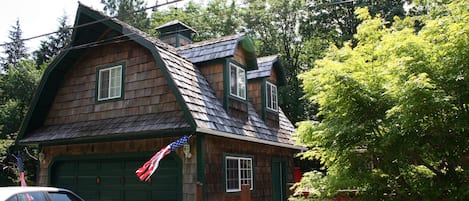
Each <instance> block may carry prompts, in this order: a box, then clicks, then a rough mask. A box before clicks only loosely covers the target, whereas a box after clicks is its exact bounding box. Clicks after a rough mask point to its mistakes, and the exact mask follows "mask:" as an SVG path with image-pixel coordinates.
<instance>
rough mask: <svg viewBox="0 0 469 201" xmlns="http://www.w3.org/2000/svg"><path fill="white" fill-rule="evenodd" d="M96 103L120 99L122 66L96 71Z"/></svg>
mask: <svg viewBox="0 0 469 201" xmlns="http://www.w3.org/2000/svg"><path fill="white" fill-rule="evenodd" d="M97 84H98V93H97V94H98V101H104V100H110V99H115V98H121V97H122V65H116V66H111V67H106V68H101V69H99V70H98V83H97Z"/></svg>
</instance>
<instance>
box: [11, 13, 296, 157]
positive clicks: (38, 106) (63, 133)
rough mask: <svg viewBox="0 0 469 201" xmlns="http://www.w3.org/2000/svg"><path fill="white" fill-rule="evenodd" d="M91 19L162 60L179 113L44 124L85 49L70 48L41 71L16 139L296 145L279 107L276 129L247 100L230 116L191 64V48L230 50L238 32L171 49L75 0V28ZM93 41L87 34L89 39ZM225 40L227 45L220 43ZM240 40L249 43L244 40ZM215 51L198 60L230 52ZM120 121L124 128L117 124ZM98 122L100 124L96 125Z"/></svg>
mask: <svg viewBox="0 0 469 201" xmlns="http://www.w3.org/2000/svg"><path fill="white" fill-rule="evenodd" d="M103 19H108V20H103ZM92 20H95V21H96V20H103V21H102V22H100V23H97V24H95V25H93V29H94V30H93V31H104V30H107V29H112V30H114V31H116V32H117V33H119V34H121V35H122V36H124V37H128V38H129V39H131V40H133V41H135V42H136V43H138V44H140V45H141V46H143V47H145V48H147V49H148V50H149V51H150V52H151V53H152V55H153V57H154V59H155V60H156V61H157V63H159V64H161V65H158V66H160V69H161V71H162V72H163V74H164V76H165V79H166V81H167V82H168V85H169V86H170V88H171V91H172V93H173V94H174V95H175V96H176V99H177V100H178V103H179V106H180V108H182V110H183V112H168V113H166V114H163V115H161V116H157V115H146V116H136V117H128V116H125V117H116V118H112V119H107V120H99V121H88V122H79V123H72V124H69V125H56V126H49V127H48V126H44V125H43V123H44V119H45V118H46V116H47V110H48V108H49V107H50V106H51V104H52V101H53V97H54V96H55V93H56V92H57V88H58V86H59V83H60V82H61V81H62V79H63V76H64V74H65V73H66V72H67V70H69V68H70V66H72V64H73V63H74V60H76V59H78V58H80V57H81V56H83V53H84V52H85V50H86V48H83V49H76V50H74V49H70V50H67V51H64V52H62V53H61V54H60V55H59V56H58V59H57V60H56V61H54V62H53V63H52V64H51V65H50V66H49V67H48V69H47V70H46V73H45V75H44V77H43V79H42V80H41V84H40V87H39V89H38V91H37V92H36V94H35V98H34V100H33V101H32V102H33V103H32V105H31V109H30V111H29V112H28V114H27V117H26V118H25V121H24V122H23V125H22V127H21V130H20V134H19V136H18V139H19V142H21V143H38V144H41V143H52V142H54V141H61V140H83V139H90V140H92V139H95V138H103V137H106V138H107V137H113V136H115V137H116V138H118V137H122V136H125V134H126V133H139V134H141V137H145V136H149V135H150V134H148V133H150V132H153V133H155V132H158V131H159V132H167V131H172V132H177V131H180V132H193V133H205V134H211V135H218V136H224V137H228V138H234V139H241V140H246V141H253V142H259V143H264V144H270V145H274V146H282V147H289V148H294V149H299V148H300V147H298V146H296V145H295V144H294V141H293V139H292V134H293V132H294V130H295V128H294V126H293V125H292V123H291V122H290V121H289V120H288V119H287V118H286V116H285V115H284V113H283V112H282V111H281V110H280V111H279V113H280V114H279V117H280V123H279V124H280V126H279V128H271V127H268V126H267V125H266V124H265V123H264V122H263V120H262V119H261V118H260V117H259V116H258V115H257V113H256V112H255V109H254V108H253V106H252V105H251V104H250V103H249V104H248V119H247V120H240V119H238V118H235V117H232V116H230V115H229V114H228V113H227V112H226V111H225V109H224V107H223V105H222V103H221V102H220V101H219V100H218V99H217V97H216V96H215V92H214V90H213V89H212V88H211V87H210V85H209V83H208V81H207V79H206V78H205V77H204V75H203V74H202V73H201V72H200V71H199V69H198V68H197V66H196V65H195V64H194V63H197V62H196V61H199V62H200V61H202V60H203V59H200V57H199V56H193V55H195V52H194V51H195V50H194V48H195V49H197V48H198V50H199V51H201V50H209V49H210V48H212V47H222V48H221V49H224V50H228V49H229V50H230V51H232V49H233V48H235V49H236V47H232V45H233V44H234V42H233V41H236V43H239V42H240V40H243V39H240V38H242V37H245V36H244V35H241V34H238V35H234V36H229V37H224V38H223V39H221V40H219V41H218V42H220V44H219V43H217V42H215V40H212V41H209V42H205V43H195V44H192V45H191V46H190V47H186V48H179V49H176V48H174V47H172V46H169V45H167V44H165V43H163V42H161V41H160V40H159V39H156V38H154V37H152V36H150V35H148V34H146V33H144V32H142V31H140V30H138V29H135V28H133V27H131V26H130V25H128V24H126V23H124V22H121V21H119V20H117V19H114V18H109V17H107V16H105V15H104V14H102V13H100V12H98V11H95V10H93V9H91V8H89V7H86V6H84V5H81V4H80V5H79V8H78V13H77V19H76V22H75V26H78V25H80V24H83V23H88V22H89V21H92ZM87 29H91V28H89V27H88V28H85V27H82V28H79V29H77V30H75V32H74V34H73V39H72V45H80V44H84V43H87V42H88V41H86V38H84V37H83V35H84V34H88V33H87V31H89V30H87ZM96 39H97V38H88V40H91V41H93V40H96ZM225 42H226V43H225ZM228 43H229V44H231V46H229V45H228V46H229V47H228V46H225V45H221V44H228ZM242 43H249V41H246V42H242ZM244 45H249V44H244ZM209 47H210V48H209ZM219 51H220V52H222V53H220V52H219V53H215V52H216V51H215V50H214V51H208V52H211V53H214V54H205V55H204V56H203V58H205V59H208V57H210V58H211V59H216V58H218V57H220V58H221V57H227V56H229V55H230V54H233V53H232V52H230V53H225V52H224V51H222V50H219ZM217 55H218V56H217ZM219 55H223V56H219ZM253 55H254V53H253ZM212 56H213V57H212ZM256 67H257V66H256ZM124 123H125V125H126V126H122V124H124ZM101 124H105V125H104V126H100V125H101ZM119 125H121V126H119ZM137 125H140V126H137ZM90 128H91V129H90ZM93 128H94V130H93ZM152 135H155V134H152Z"/></svg>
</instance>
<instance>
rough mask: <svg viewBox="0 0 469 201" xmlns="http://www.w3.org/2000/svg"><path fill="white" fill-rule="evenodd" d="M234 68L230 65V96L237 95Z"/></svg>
mask: <svg viewBox="0 0 469 201" xmlns="http://www.w3.org/2000/svg"><path fill="white" fill-rule="evenodd" d="M236 80H237V77H236V67H235V66H233V65H230V94H233V95H237V94H236V86H237V84H236Z"/></svg>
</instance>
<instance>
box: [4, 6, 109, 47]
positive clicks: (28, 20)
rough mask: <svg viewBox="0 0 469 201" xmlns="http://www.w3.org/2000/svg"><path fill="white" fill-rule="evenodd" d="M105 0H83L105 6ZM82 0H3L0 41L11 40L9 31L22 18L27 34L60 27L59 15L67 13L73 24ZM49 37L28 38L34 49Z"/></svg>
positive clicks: (21, 25)
mask: <svg viewBox="0 0 469 201" xmlns="http://www.w3.org/2000/svg"><path fill="white" fill-rule="evenodd" d="M100 1H101V0H80V2H81V3H82V4H85V5H87V6H90V7H92V8H94V9H97V10H102V8H103V6H102V4H101V3H100ZM77 8H78V0H1V2H0V43H6V42H10V40H9V39H8V34H9V31H11V30H12V26H13V25H15V23H16V20H17V19H19V22H20V28H21V30H22V31H23V38H29V37H32V36H37V35H41V34H44V33H50V32H54V31H57V27H58V26H59V22H58V19H59V18H60V17H61V16H63V15H64V14H66V15H67V16H68V24H73V20H74V19H75V14H76V11H77ZM45 39H47V37H42V38H38V39H33V40H28V41H25V44H26V47H27V48H28V50H29V51H30V52H31V51H34V50H35V49H37V47H38V46H39V43H40V41H41V40H45Z"/></svg>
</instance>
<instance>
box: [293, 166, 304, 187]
mask: <svg viewBox="0 0 469 201" xmlns="http://www.w3.org/2000/svg"><path fill="white" fill-rule="evenodd" d="M301 177H303V174H302V173H301V170H300V168H299V167H295V170H294V181H295V183H297V182H300V181H301Z"/></svg>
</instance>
